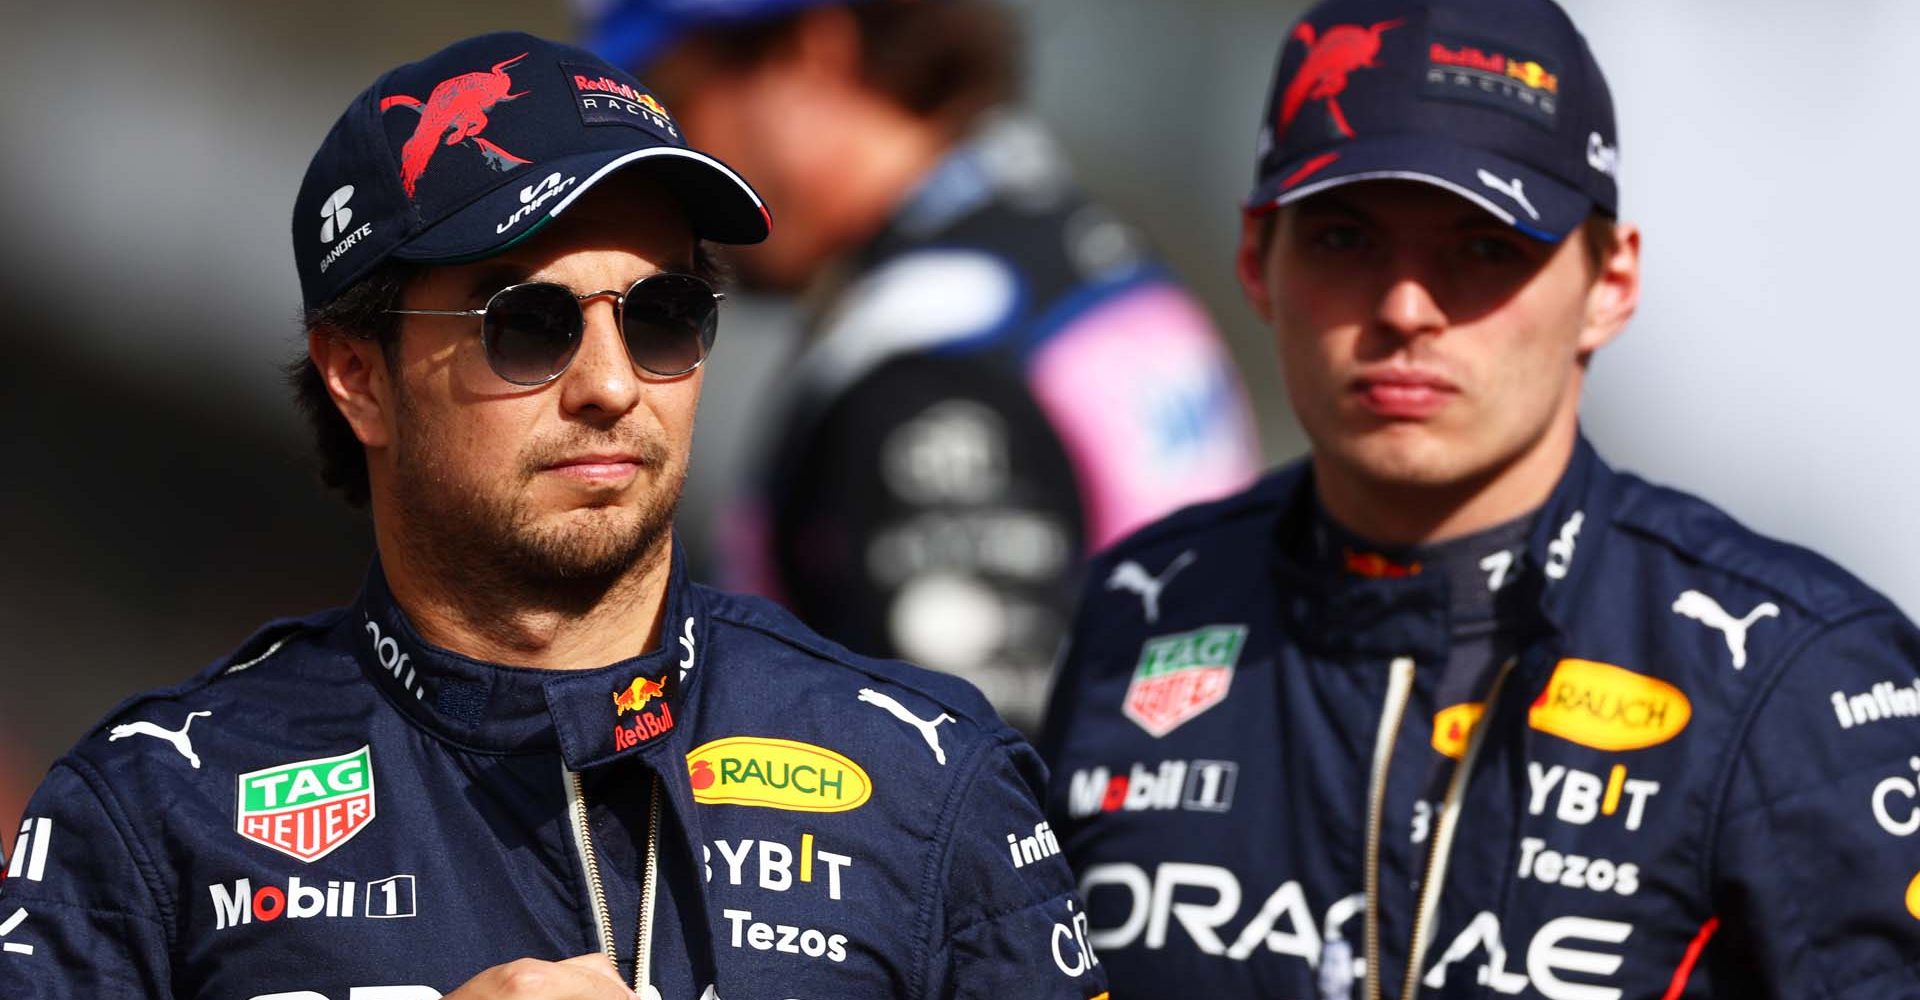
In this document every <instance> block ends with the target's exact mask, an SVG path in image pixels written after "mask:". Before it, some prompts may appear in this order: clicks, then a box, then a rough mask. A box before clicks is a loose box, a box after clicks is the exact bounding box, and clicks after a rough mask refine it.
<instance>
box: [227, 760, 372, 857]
mask: <svg viewBox="0 0 1920 1000" xmlns="http://www.w3.org/2000/svg"><path fill="white" fill-rule="evenodd" d="M239 783H240V792H239V802H238V804H237V805H236V807H235V809H234V814H235V820H234V822H235V829H236V830H237V831H238V832H239V834H240V835H241V836H242V837H245V838H247V839H248V840H251V841H253V842H254V843H256V844H263V845H265V846H267V847H271V848H273V849H274V850H276V851H279V852H280V853H282V854H285V855H287V856H288V857H293V858H298V859H299V860H301V861H307V862H312V861H318V860H320V859H321V858H324V857H326V856H327V855H328V854H331V853H332V852H333V851H334V849H335V848H338V847H339V846H340V845H341V844H344V843H346V842H347V841H349V840H352V839H353V837H354V835H355V834H358V833H359V832H360V831H361V830H364V829H366V828H367V824H369V823H371V822H373V818H374V797H373V752H372V750H370V749H369V748H367V747H361V748H360V749H358V750H355V751H353V752H352V753H343V754H340V755H338V756H335V757H316V758H314V759H312V760H302V761H295V762H294V763H291V764H280V765H278V766H275V767H268V768H262V769H260V770H258V771H248V772H247V773H245V774H243V775H240V779H239Z"/></svg>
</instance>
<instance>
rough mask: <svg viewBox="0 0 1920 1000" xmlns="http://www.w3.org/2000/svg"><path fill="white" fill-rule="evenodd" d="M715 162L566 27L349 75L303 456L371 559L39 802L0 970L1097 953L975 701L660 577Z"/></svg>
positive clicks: (450, 972) (107, 976) (1008, 974)
mask: <svg viewBox="0 0 1920 1000" xmlns="http://www.w3.org/2000/svg"><path fill="white" fill-rule="evenodd" d="M767 232H768V218H767V214H766V213H765V211H764V210H763V209H762V207H761V204H760V200H759V198H758V196H757V195H756V194H755V193H754V191H753V190H752V188H750V187H749V186H748V185H747V183H746V182H745V181H744V180H742V179H741V178H740V177H739V176H738V175H736V174H735V173H734V172H733V171H732V170H730V169H728V168H727V167H726V166H724V165H722V164H721V163H720V162H719V161H717V160H715V159H713V158H711V157H709V156H707V155H706V154H703V153H700V152H698V151H695V150H693V149H690V148H688V147H687V146H686V144H685V142H684V141H683V140H682V138H681V135H680V131H679V126H678V125H677V123H676V122H675V121H674V119H673V117H672V115H671V114H670V113H669V112H668V111H667V110H666V109H665V108H664V107H663V106H662V105H661V104H660V103H659V102H658V101H657V100H655V99H654V98H653V96H652V95H651V94H649V93H648V92H647V91H646V89H645V88H644V87H642V86H641V84H640V83H639V82H638V81H636V80H634V79H633V78H632V77H630V76H628V75H626V74H625V73H623V72H621V71H619V70H616V69H614V68H612V67H610V66H608V65H606V64H604V63H602V62H600V61H599V60H597V59H596V58H595V57H593V56H592V55H590V54H589V53H587V52H585V51H584V50H580V49H576V48H571V47H568V46H563V45H557V44H554V43H550V42H547V41H543V40H541V39H538V38H534V37H531V36H527V35H520V34H496V35H486V36H482V37H479V38H474V39H469V40H466V41H463V42H459V43H456V44H454V45H452V46H450V47H449V48H447V49H445V50H443V51H441V52H439V53H437V54H435V55H433V56H430V57H428V58H427V59H424V60H422V61H420V62H416V63H412V64H409V65H406V66H402V67H399V68H398V69H395V70H393V71H392V72H390V73H388V74H386V75H385V76H383V77H381V78H380V79H379V80H378V81H377V82H375V83H374V85H373V86H372V87H371V88H369V89H368V90H367V91H365V92H364V93H362V94H361V95H360V96H359V97H358V98H356V99H355V100H354V101H353V103H352V104H351V105H350V106H349V107H348V109H347V111H346V112H345V113H344V114H343V115H342V116H341V118H340V119H339V121H338V122H337V123H336V124H335V125H334V127H333V129H332V131H331V132H330V133H329V134H328V136H327V137H326V140H325V141H324V143H323V144H322V145H321V147H320V150H319V152H318V153H317V154H316V155H315V157H314V159H313V162H312V165H311V166H310V167H309V169H308V172H307V175H306V178H305V180H304V181H303V182H302V184H301V187H300V191H299V194H298V196H297V198H296V199H295V204H294V215H293V240H294V248H295V258H296V262H297V265H298V268H299V272H300V278H301V284H302V289H303V292H304V295H305V299H306V308H307V318H308V348H309V357H308V358H307V359H306V360H305V361H303V362H302V363H301V364H300V365H299V366H298V370H297V373H296V374H297V379H298V383H299V389H300V392H301V396H302V400H303V402H304V403H305V404H306V405H307V408H308V410H309V415H310V416H311V417H312V418H313V419H314V421H315V425H316V427H317V428H318V431H319V434H320V439H321V445H322V450H323V452H324V455H325V458H326V463H327V469H326V474H327V476H328V478H329V480H330V481H332V482H333V483H335V484H336V485H338V486H340V487H342V488H343V489H344V490H345V492H346V493H347V494H348V496H349V497H350V498H353V499H354V500H355V501H356V502H364V503H365V504H366V505H367V506H368V507H369V508H370V510H371V512H372V517H373V526H374V535H375V540H376V543H377V548H378V558H377V559H376V561H375V562H374V564H373V566H372V567H371V569H370V570H369V572H368V575H367V579H366V584H365V587H364V589H363V590H362V592H361V593H360V594H359V595H358V597H357V598H355V599H354V601H353V603H352V604H351V605H350V606H349V607H347V608H344V609H339V610H335V611H330V612H325V613H321V614H317V615H313V616H310V617H306V618H301V619H296V620H288V621H280V622H275V623H273V624H270V625H268V626H267V627H266V628H264V629H262V630H261V631H260V632H259V633H258V634H257V635H255V636H254V637H253V638H252V639H249V640H248V641H247V642H245V643H244V644H243V645H242V646H241V647H240V649H239V650H238V651H236V652H235V653H234V654H233V655H231V656H229V657H226V658H224V659H222V660H221V661H219V662H218V663H216V664H214V665H213V666H212V667H210V668H209V669H207V670H206V671H204V672H202V673H201V674H200V675H199V676H197V677H195V678H193V679H192V680H190V681H187V682H186V683H184V684H182V685H180V686H178V687H175V688H172V689H169V690H166V691H160V692H155V693H151V694H147V695H143V696H140V697H137V698H134V699H133V700H131V701H129V702H127V703H126V704H124V705H122V706H121V707H120V708H118V709H117V710H115V711H114V713H113V714H112V715H111V716H110V717H109V718H108V719H107V720H105V721H104V722H103V723H102V724H101V725H100V727H99V728H98V729H97V730H96V731H95V732H93V733H91V734H90V735H88V736H87V737H86V738H85V739H83V740H82V741H81V742H80V744H79V745H78V746H77V747H76V748H75V749H74V751H73V752H72V753H71V754H69V755H68V756H67V757H65V758H63V759H62V760H61V761H60V762H59V763H57V764H56V765H55V767H54V768H53V771H52V773H51V774H50V775H49V777H48V778H47V780H46V782H45V784H44V785H43V786H42V787H41V789H40V791H39V793H38V794H37V795H36V796H35V797H34V798H33V800H32V802H31V804H30V805H29V807H28V810H27V814H26V816H25V818H24V822H23V823H22V826H21V831H22V832H21V835H20V837H19V839H18V841H17V846H16V850H15V852H14V854H13V857H12V860H11V862H10V864H9V870H8V878H7V880H6V882H5V883H4V889H0V948H4V951H0V996H5V997H7V998H9V1000H15V998H19V1000H26V998H63V1000H64V998H75V1000H77V998H83V997H84V998H97V997H130V996H145V997H161V996H166V997H178V998H182V1000H184V998H189V997H204V998H242V1000H244V998H248V997H252V998H255V1000H316V998H324V1000H426V998H433V997H439V996H441V995H443V994H446V995H449V996H452V997H457V998H460V1000H496V998H515V1000H521V998H524V1000H535V998H539V1000H595V998H598V1000H615V998H622V997H634V996H636V995H637V996H642V997H648V998H669V1000H672V998H684V1000H694V998H696V997H698V998H707V1000H711V998H715V997H721V996H724V997H741V996H747V997H752V996H796V995H797V996H806V997H842V996H875V997H878V996H899V997H951V996H960V995H965V996H1013V995H1019V996H1036V997H1049V998H1060V1000H1087V998H1089V997H1093V996H1097V995H1101V994H1103V992H1104V986H1103V983H1104V973H1103V970H1102V969H1101V968H1100V966H1099V965H1098V964H1097V960H1096V959H1095V958H1094V955H1093V953H1092V952H1091V950H1090V949H1088V947H1087V946H1086V942H1085V934H1084V927H1083V924H1082V914H1081V912H1080V910H1079V907H1078V905H1077V903H1076V902H1075V900H1074V898H1073V895H1072V887H1071V876H1070V874H1069V873H1068V871H1067V870H1066V867H1065V865H1064V863H1063V862H1062V861H1061V859H1060V858H1059V857H1058V856H1057V845H1056V844H1055V843H1054V841H1053V839H1052V837H1051V835H1050V833H1049V832H1048V830H1047V827H1046V825H1045V823H1044V821H1043V820H1042V818H1041V816H1040V813H1039V807H1038V803H1037V798H1036V794H1037V790H1038V788H1039V786H1040V782H1041V773H1042V772H1041V768H1040V766H1039V764H1038V762H1037V759H1036V758H1035V757H1034V755H1033V753H1032V751H1031V750H1030V749H1029V748H1028V747H1027V746H1026V745H1025V744H1024V743H1023V742H1022V741H1021V740H1020V738H1019V737H1018V736H1017V735H1016V734H1014V733H1013V732H1012V731H1011V730H1009V729H1007V728H1006V727H1005V726H1004V725H1002V724H1001V723H1000V722H999V720H998V719H997V718H996V717H995V715H994V714H993V712H992V710H991V709H990V708H989V707H988V706H987V704H986V703H985V702H984V701H983V700H982V699H981V698H980V696H979V695H978V693H977V692H975V691H974V690H973V689H971V688H970V687H968V686H967V685H966V684H964V683H962V682H959V681H957V680H955V679H953V678H949V677H944V676H940V675H935V674H929V673H925V672H922V671H918V670H916V669H914V668H911V667H908V666H905V665H902V664H898V663H883V662H878V661H873V660H868V659H864V658H861V657H857V656H854V655H852V654H850V653H848V652H847V651H845V650H843V649H841V648H839V647H837V646H834V645H832V644H831V643H828V642H826V641H825V640H822V639H820V638H819V637H817V636H815V635H813V634H812V633H811V632H808V631H807V630H806V629H804V628H803V627H801V626H800V625H799V624H798V623H797V622H795V621H794V620H793V619H792V618H791V617H789V616H787V615H786V614H785V613H784V612H781V611H780V610H778V609H777V608H775V607H773V606H772V605H769V604H766V603H764V602H760V601H758V600H754V599H746V598H739V597H734V596H730V595H727V594H723V593H719V592H716V591H712V590H708V589H705V588H702V587H699V586H696V585H694V584H692V583H691V582H689V581H688V580H687V579H686V573H685V570H684V567H683V561H682V559H681V556H680V554H679V552H678V550H677V546H676V545H675V543H674V540H673V536H672V530H671V529H672V519H673V513H674V508H675V505H676V503H677V501H678V496H679V490H680V483H681V480H682V478H683V477H684V475H685V473H686V461H687V459H686V456H687V451H688V446H689V442H690V437H691V434H692V430H693V418H694V411H695V406H696V403H697V402H698V399H699V392H700V384H701V382H700V380H701V370H700V369H701V365H702V362H703V361H704V360H705V358H706V357H707V351H708V349H709V348H710V347H711V345H712V343H713V340H714V334H715V331H716V329H717V324H716V309H717V305H718V302H719V295H718V294H717V293H716V292H715V291H714V290H713V288H712V286H711V284H710V283H709V278H708V277H707V276H708V275H709V274H710V268H709V265H708V264H707V256H706V250H705V249H704V241H716V242H726V243H751V242H755V241H758V240H760V239H763V238H764V237H765V236H766V234H767Z"/></svg>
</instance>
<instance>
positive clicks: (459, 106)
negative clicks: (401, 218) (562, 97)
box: [380, 52, 530, 198]
mask: <svg viewBox="0 0 1920 1000" xmlns="http://www.w3.org/2000/svg"><path fill="white" fill-rule="evenodd" d="M526 57H527V54H526V53H525V52H522V53H520V54H519V55H517V56H514V57H513V58H511V59H505V60H502V61H500V62H497V63H495V64H494V65H493V68H492V69H490V70H487V71H485V72H479V73H462V74H460V75H459V76H456V77H453V78H451V79H447V80H442V81H441V82H440V83H439V85H438V86H436V87H434V88H433V93H431V94H429V95H427V99H426V100H424V101H422V100H420V99H419V98H417V97H409V96H407V95H405V94H394V95H391V96H389V97H384V98H381V100H380V110H381V111H383V112H384V111H387V110H389V109H391V108H411V109H413V110H414V111H417V112H419V113H420V124H418V125H416V126H414V130H413V135H411V136H409V137H408V138H407V141H406V144H405V145H403V146H401V147H400V184H401V186H402V187H404V188H406V191H407V197H409V198H411V197H413V194H414V190H415V188H416V187H417V186H418V185H419V183H420V178H421V176H422V175H424V174H425V173H426V172H427V164H428V163H430V162H432V161H433V154H434V153H436V152H438V151H439V150H440V148H441V147H443V146H458V145H460V144H462V143H472V144H473V146H474V147H475V148H476V149H478V150H480V153H481V155H482V156H484V157H485V158H486V161H487V166H489V167H492V168H493V169H494V170H498V171H503V172H504V171H507V170H512V169H513V168H514V167H516V166H519V165H520V164H523V163H527V162H530V161H528V160H523V159H521V158H520V157H518V156H515V155H513V154H512V153H509V152H507V151H506V150H504V149H501V148H500V147H499V146H496V145H494V144H493V143H492V142H489V141H488V140H486V139H485V138H483V137H482V136H481V135H480V133H482V132H485V131H486V130H487V125H488V123H489V119H488V118H487V112H489V111H492V110H493V107H494V105H496V104H500V103H503V102H505V101H511V100H514V99H516V98H521V97H525V96H527V94H528V91H524V90H523V91H520V92H519V93H514V92H513V80H512V79H511V78H510V77H508V75H507V69H508V68H509V67H511V66H512V65H513V64H514V63H517V62H519V61H520V60H522V59H525V58H526Z"/></svg>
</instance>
